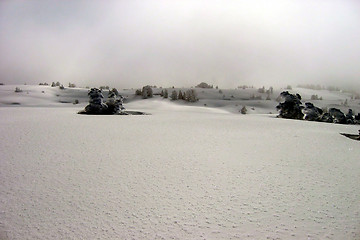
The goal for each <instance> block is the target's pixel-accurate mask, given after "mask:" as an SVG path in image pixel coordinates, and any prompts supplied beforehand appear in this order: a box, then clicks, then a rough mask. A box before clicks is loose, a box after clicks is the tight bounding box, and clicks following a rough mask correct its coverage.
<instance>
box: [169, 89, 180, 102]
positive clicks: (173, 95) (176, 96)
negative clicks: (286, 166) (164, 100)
mask: <svg viewBox="0 0 360 240" xmlns="http://www.w3.org/2000/svg"><path fill="white" fill-rule="evenodd" d="M170 99H171V100H173V101H175V100H178V93H177V92H176V91H175V90H174V91H172V92H171V95H170Z"/></svg>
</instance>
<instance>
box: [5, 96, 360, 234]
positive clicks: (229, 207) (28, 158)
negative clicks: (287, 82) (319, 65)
mask: <svg viewBox="0 0 360 240" xmlns="http://www.w3.org/2000/svg"><path fill="white" fill-rule="evenodd" d="M20 100H21V99H20ZM125 107H126V108H127V109H128V110H139V111H144V112H147V113H150V114H151V115H144V116H87V115H79V114H76V113H77V111H79V110H81V109H82V108H83V106H80V105H69V106H67V107H61V106H60V105H56V106H55V107H54V106H52V107H24V106H12V107H4V106H3V107H1V108H0V133H1V135H2V137H1V140H0V154H1V159H0V181H1V185H0V239H360V185H359V182H360V161H359V156H360V148H359V142H358V141H353V140H350V139H347V138H345V137H343V136H341V135H340V134H339V133H340V132H348V133H357V131H358V129H359V126H356V125H336V124H327V123H317V122H307V121H295V120H286V119H277V118H275V115H271V114H248V115H241V114H234V113H231V112H229V111H225V110H224V109H222V108H205V107H199V106H197V107H195V106H183V105H180V104H174V103H171V102H170V101H168V100H163V99H160V100H159V99H157V100H156V99H155V100H139V101H133V102H130V103H128V104H126V105H125ZM272 111H274V110H272Z"/></svg>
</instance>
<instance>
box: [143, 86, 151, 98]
mask: <svg viewBox="0 0 360 240" xmlns="http://www.w3.org/2000/svg"><path fill="white" fill-rule="evenodd" d="M141 93H142V97H143V98H144V99H146V98H152V97H153V90H152V88H151V86H149V85H148V86H144V87H143V88H142V91H141Z"/></svg>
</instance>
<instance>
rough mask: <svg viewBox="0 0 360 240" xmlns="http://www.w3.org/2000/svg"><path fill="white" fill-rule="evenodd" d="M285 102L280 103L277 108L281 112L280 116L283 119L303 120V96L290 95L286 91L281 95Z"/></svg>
mask: <svg viewBox="0 0 360 240" xmlns="http://www.w3.org/2000/svg"><path fill="white" fill-rule="evenodd" d="M280 96H281V98H282V99H284V102H282V103H279V105H277V106H276V108H277V109H278V111H279V116H278V117H282V118H290V119H303V117H304V114H303V113H302V108H303V107H302V106H301V101H300V100H301V96H300V95H299V94H296V95H295V94H290V93H289V92H288V91H284V92H282V93H281V94H280Z"/></svg>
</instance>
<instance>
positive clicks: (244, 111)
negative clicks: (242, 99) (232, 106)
mask: <svg viewBox="0 0 360 240" xmlns="http://www.w3.org/2000/svg"><path fill="white" fill-rule="evenodd" d="M240 112H241V114H246V113H247V109H246V106H243V107H242V108H241V110H240Z"/></svg>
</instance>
